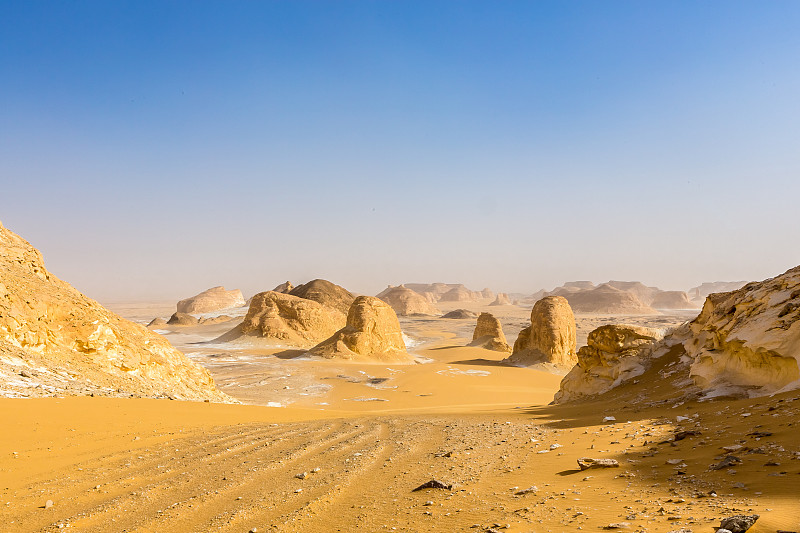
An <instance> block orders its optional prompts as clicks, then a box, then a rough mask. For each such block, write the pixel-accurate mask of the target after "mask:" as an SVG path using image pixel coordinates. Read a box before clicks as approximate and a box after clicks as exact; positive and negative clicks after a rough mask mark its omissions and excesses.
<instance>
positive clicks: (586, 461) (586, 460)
mask: <svg viewBox="0 0 800 533" xmlns="http://www.w3.org/2000/svg"><path fill="white" fill-rule="evenodd" d="M578 466H579V467H580V469H581V470H588V469H589V468H618V467H619V463H618V462H617V460H616V459H592V458H591V457H581V458H580V459H578Z"/></svg>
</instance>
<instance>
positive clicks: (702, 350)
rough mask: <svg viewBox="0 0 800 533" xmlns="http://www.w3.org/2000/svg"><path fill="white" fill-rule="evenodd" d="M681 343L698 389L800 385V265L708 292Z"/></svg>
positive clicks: (760, 391)
mask: <svg viewBox="0 0 800 533" xmlns="http://www.w3.org/2000/svg"><path fill="white" fill-rule="evenodd" d="M689 327H690V329H691V332H692V336H691V338H689V339H687V340H686V341H685V342H684V343H683V346H684V348H685V349H686V353H687V354H688V355H689V357H691V358H692V359H693V363H692V366H691V377H692V379H693V380H694V382H695V384H696V385H698V386H699V387H700V388H701V389H703V390H708V389H713V388H716V387H720V386H723V387H724V386H731V385H732V386H736V387H741V388H746V389H752V390H751V391H750V394H768V393H772V392H775V391H778V390H781V389H784V388H787V389H788V388H797V387H800V370H798V362H799V361H800V267H795V268H793V269H791V270H789V271H787V272H786V273H784V274H782V275H780V276H777V277H775V278H772V279H768V280H766V281H762V282H756V283H748V284H747V285H745V286H744V287H742V288H741V289H739V290H736V291H733V292H728V293H718V294H712V295H710V296H709V297H708V298H707V299H706V303H705V305H704V306H703V310H702V311H701V312H700V314H699V315H698V317H697V318H696V319H695V320H694V321H693V322H692V323H691V324H690V326H689Z"/></svg>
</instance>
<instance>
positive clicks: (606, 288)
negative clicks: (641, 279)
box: [564, 283, 657, 315]
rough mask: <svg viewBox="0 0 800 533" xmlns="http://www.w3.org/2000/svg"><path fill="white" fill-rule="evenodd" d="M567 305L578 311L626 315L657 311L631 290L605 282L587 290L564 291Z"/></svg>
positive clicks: (647, 313) (646, 313)
mask: <svg viewBox="0 0 800 533" xmlns="http://www.w3.org/2000/svg"><path fill="white" fill-rule="evenodd" d="M564 298H566V299H567V301H568V302H569V305H570V306H571V307H572V309H573V310H575V311H576V312H578V313H609V314H626V315H649V314H656V313H657V311H656V310H655V309H653V308H652V307H650V306H649V305H646V304H644V303H643V302H642V301H641V300H640V299H639V297H638V296H636V294H635V293H633V292H628V291H625V290H622V289H619V288H617V287H614V286H612V285H609V284H607V283H604V284H603V285H600V286H598V287H595V288H594V289H589V290H579V291H575V292H570V293H565V294H564Z"/></svg>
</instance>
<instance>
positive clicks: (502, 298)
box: [489, 292, 511, 305]
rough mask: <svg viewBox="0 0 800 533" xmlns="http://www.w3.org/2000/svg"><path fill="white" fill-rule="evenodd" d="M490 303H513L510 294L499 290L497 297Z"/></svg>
mask: <svg viewBox="0 0 800 533" xmlns="http://www.w3.org/2000/svg"><path fill="white" fill-rule="evenodd" d="M489 305H511V300H510V299H509V297H508V294H506V293H504V292H498V293H497V298H495V299H494V301H493V302H492V303H490V304H489Z"/></svg>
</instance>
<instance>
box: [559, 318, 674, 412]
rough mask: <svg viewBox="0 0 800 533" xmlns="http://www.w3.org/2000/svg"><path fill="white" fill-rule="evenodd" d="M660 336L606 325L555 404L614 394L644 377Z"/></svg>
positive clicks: (582, 352) (585, 350) (580, 358)
mask: <svg viewBox="0 0 800 533" xmlns="http://www.w3.org/2000/svg"><path fill="white" fill-rule="evenodd" d="M662 337H663V335H662V334H661V332H659V331H657V330H654V329H651V328H644V327H640V326H628V325H615V324H612V325H607V326H601V327H599V328H597V329H595V330H594V331H592V332H591V333H589V339H588V341H587V345H586V346H583V347H581V349H580V350H578V354H577V360H578V362H577V364H576V365H575V366H574V367H573V368H572V370H570V372H569V373H568V374H567V375H566V376H564V379H563V380H562V381H561V386H560V388H559V391H558V392H557V393H556V395H555V402H556V403H560V402H569V401H573V400H576V399H579V398H583V397H585V396H592V395H595V394H600V393H603V392H606V391H608V390H611V389H612V388H614V387H616V386H617V385H619V384H620V383H622V382H623V381H625V380H627V379H631V378H634V377H636V376H639V375H641V374H642V373H644V371H645V369H646V367H647V364H648V358H649V357H650V355H651V353H652V347H653V343H654V342H656V341H658V340H660V339H661V338H662Z"/></svg>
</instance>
